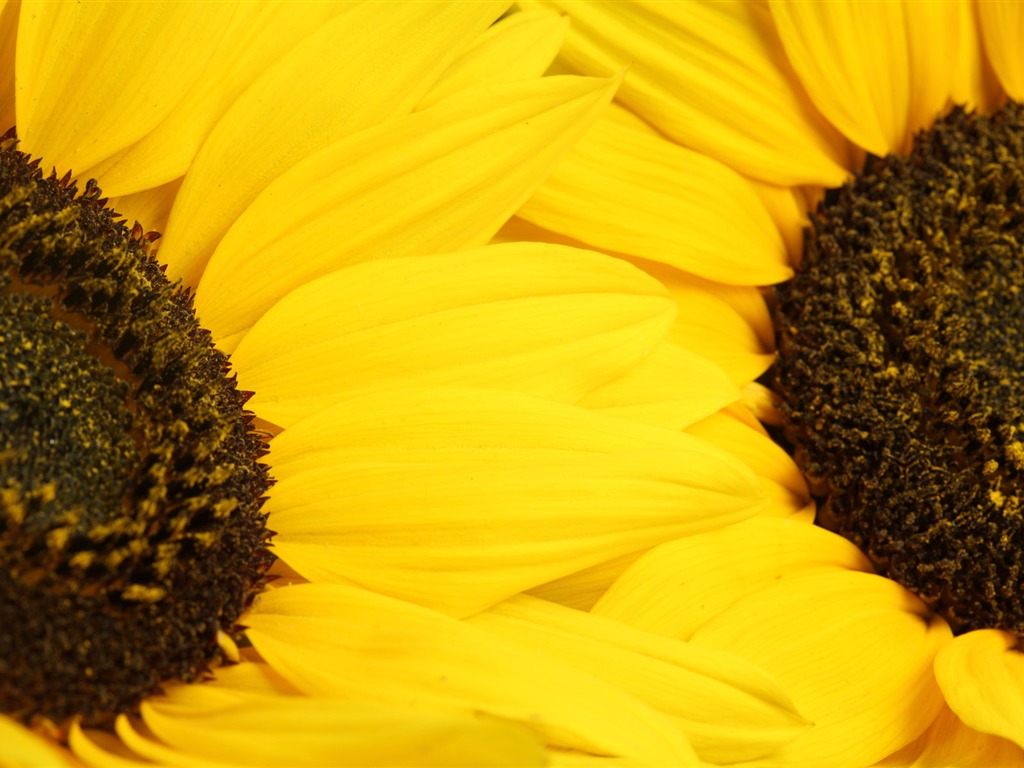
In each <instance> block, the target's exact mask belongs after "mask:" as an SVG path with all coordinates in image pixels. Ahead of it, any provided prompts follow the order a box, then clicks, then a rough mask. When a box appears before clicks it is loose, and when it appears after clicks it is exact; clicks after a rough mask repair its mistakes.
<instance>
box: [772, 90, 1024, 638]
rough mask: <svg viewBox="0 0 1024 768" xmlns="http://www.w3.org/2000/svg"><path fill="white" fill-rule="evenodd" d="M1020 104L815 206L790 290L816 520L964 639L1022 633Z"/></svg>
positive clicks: (938, 128) (800, 439) (873, 165)
mask: <svg viewBox="0 0 1024 768" xmlns="http://www.w3.org/2000/svg"><path fill="white" fill-rule="evenodd" d="M1022 290H1024V107H1022V106H1021V105H1019V104H1009V105H1008V106H1006V107H1005V108H1003V109H1002V110H1000V111H999V112H997V113H996V114H994V115H991V116H986V115H977V114H970V113H968V112H966V111H965V110H963V109H956V110H954V111H953V112H952V114H950V115H949V116H948V117H946V118H944V119H942V120H939V121H938V122H937V123H936V124H935V126H934V127H933V128H931V129H929V130H927V131H924V132H922V133H921V134H920V135H919V136H918V137H917V139H916V141H915V144H914V149H913V151H912V152H911V154H910V155H909V157H905V158H901V157H895V156H888V157H885V158H881V159H872V160H871V161H869V163H868V164H867V166H866V168H865V171H864V172H863V173H862V174H859V175H858V176H857V178H855V179H853V180H852V181H850V182H849V183H847V184H846V185H845V186H844V187H843V188H842V189H840V190H838V191H837V192H836V193H832V194H830V196H829V198H828V199H827V202H826V203H825V204H824V205H823V206H821V207H819V210H818V211H817V213H816V215H815V216H813V218H812V224H811V229H810V231H809V233H808V235H807V240H806V245H805V252H804V260H803V264H802V265H801V267H800V269H799V271H798V274H797V276H796V277H795V278H794V280H793V281H792V282H791V283H789V284H788V285H785V286H782V287H780V289H779V291H778V298H779V302H778V322H777V327H778V331H779V344H780V358H779V361H778V364H777V367H776V370H775V379H776V385H777V387H778V389H779V391H780V393H781V394H782V395H783V398H784V400H785V405H784V406H783V410H784V413H785V419H786V425H787V430H788V432H787V436H788V437H789V438H790V439H791V440H792V441H793V443H794V444H795V445H796V447H797V451H796V454H797V460H798V463H800V464H801V465H802V467H803V469H804V470H805V472H806V474H807V475H808V477H809V479H810V480H811V482H812V487H813V490H814V492H815V493H816V494H819V495H821V496H822V497H824V503H823V505H822V507H821V511H820V513H819V522H820V523H821V524H823V525H825V526H826V527H829V528H831V529H833V530H836V531H838V532H839V533H841V534H842V535H843V536H845V537H846V538H848V539H850V540H851V541H853V542H854V543H855V544H857V545H858V546H859V547H861V548H862V549H863V550H864V551H865V552H866V553H867V554H868V555H869V556H870V557H871V558H872V560H873V561H874V562H875V564H876V567H877V568H878V569H879V571H880V572H881V573H883V574H885V575H886V576H888V577H890V578H892V579H894V580H896V581H898V582H900V583H901V584H903V585H904V586H906V587H907V588H908V589H910V590H911V591H913V592H915V593H916V594H918V595H919V596H920V597H921V598H922V599H924V600H925V602H926V603H928V604H929V605H931V606H932V607H933V608H934V609H935V610H936V611H937V612H939V613H940V614H942V615H943V616H945V617H946V619H947V620H948V621H949V622H950V624H951V626H952V627H953V628H954V630H955V631H957V632H963V631H967V630H971V629H977V628H984V627H996V628H1002V629H1008V630H1011V631H1014V632H1017V633H1018V634H1021V635H1024V387H1022V386H1021V380H1022V375H1024V300H1022V298H1024V297H1022Z"/></svg>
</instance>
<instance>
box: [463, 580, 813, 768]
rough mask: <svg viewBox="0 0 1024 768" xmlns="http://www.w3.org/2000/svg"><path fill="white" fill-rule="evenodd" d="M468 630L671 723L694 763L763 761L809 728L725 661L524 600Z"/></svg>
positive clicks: (727, 657) (484, 616) (753, 671)
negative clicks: (565, 668)
mask: <svg viewBox="0 0 1024 768" xmlns="http://www.w3.org/2000/svg"><path fill="white" fill-rule="evenodd" d="M469 623H471V624H473V625H475V626H479V627H483V628H484V629H487V630H489V631H490V632H493V633H494V634H495V635H498V636H500V637H505V638H508V639H510V640H513V641H515V642H517V643H520V644H522V645H524V646H527V647H529V648H535V649H537V650H539V651H542V652H543V653H544V654H545V655H547V656H551V657H553V658H555V659H557V660H559V661H560V662H562V663H563V664H566V665H569V666H571V667H574V668H577V669H581V670H583V671H585V672H587V673H588V674H590V675H593V676H594V677H596V678H598V679H601V680H604V681H606V682H608V683H610V684H612V685H614V686H616V687H617V688H620V689H622V690H624V691H627V692H628V693H631V694H632V695H634V696H636V697H637V698H638V699H640V700H642V701H645V702H647V703H648V704H650V705H651V706H652V707H654V708H655V709H657V710H659V711H661V712H665V713H666V714H669V715H671V716H672V717H673V718H674V719H675V720H676V722H678V724H679V727H680V728H681V729H682V731H683V732H684V733H685V734H686V735H687V737H688V738H689V739H690V742H691V743H692V744H693V747H694V750H695V751H696V752H697V755H698V756H699V757H700V758H701V759H703V760H706V761H709V762H712V763H718V764H723V763H731V762H742V761H744V760H751V759H754V758H757V757H763V756H765V755H767V754H768V753H770V752H773V751H774V750H776V749H778V748H779V747H782V746H784V745H785V744H788V743H789V742H791V741H792V740H793V739H795V738H796V737H797V736H798V735H799V734H800V733H801V732H802V731H803V730H805V729H806V728H807V727H808V726H809V725H810V724H809V723H807V722H806V721H804V720H803V718H802V717H800V715H799V713H798V712H797V711H796V710H795V709H794V708H793V706H792V704H791V702H790V701H789V700H788V698H787V696H786V694H785V693H784V691H783V690H782V689H781V688H779V687H778V686H777V685H776V684H775V683H774V681H773V680H771V678H770V677H769V676H768V675H766V674H764V672H762V671H761V670H760V669H758V668H757V667H756V666H754V665H752V664H749V663H747V662H746V661H745V660H744V659H742V658H741V657H739V656H735V655H733V654H730V653H723V652H720V651H717V650H714V649H711V648H706V647H702V646H699V645H694V644H688V643H681V642H677V641H673V640H668V639H666V638H662V637H657V636H653V635H650V634H647V633H644V632H640V631H637V630H635V629H632V628H630V627H627V626H625V625H623V624H620V623H619V622H615V621H611V620H608V619H604V618H602V617H599V616H594V615H592V614H588V613H584V612H582V611H574V610H571V609H569V608H565V607H562V606H559V605H555V604H553V603H546V602H544V601H542V600H538V599H536V598H530V597H526V596H520V597H516V598H513V599H511V600H509V601H507V602H504V603H501V604H499V605H496V606H495V607H493V608H491V609H489V610H487V611H485V612H483V613H480V614H477V615H476V616H474V617H473V618H472V619H470V621H469ZM683 692H685V693H683Z"/></svg>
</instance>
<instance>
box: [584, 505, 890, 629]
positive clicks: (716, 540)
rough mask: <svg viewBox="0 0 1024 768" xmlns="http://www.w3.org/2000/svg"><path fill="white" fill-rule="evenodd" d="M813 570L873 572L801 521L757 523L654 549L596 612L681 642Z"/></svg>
mask: <svg viewBox="0 0 1024 768" xmlns="http://www.w3.org/2000/svg"><path fill="white" fill-rule="evenodd" d="M812 569H816V570H820V569H830V570H831V569H835V570H838V569H857V570H860V571H870V570H871V565H870V564H869V563H868V561H867V559H866V558H865V557H864V555H862V554H861V552H860V550H858V549H857V548H856V547H855V546H853V544H851V543H850V542H848V541H847V540H846V539H843V538H841V537H840V536H836V535H834V534H831V533H829V532H828V531H825V530H823V529H821V528H818V527H816V526H813V525H808V524H807V523H805V522H800V521H792V520H784V519H778V518H767V517H757V518H753V519H750V520H747V521H746V522H744V523H740V524H739V525H733V526H730V527H728V528H723V529H722V530H718V531H712V532H709V533H706V534H702V535H700V536H693V537H690V538H688V539H682V540H680V541H673V542H671V543H669V544H663V545H662V546H660V547H657V548H656V549H654V550H652V551H651V552H649V553H648V554H646V555H644V556H643V557H641V558H640V559H639V560H637V561H636V562H635V563H634V564H633V565H632V567H630V568H629V569H628V570H627V571H626V572H625V573H624V574H623V575H622V576H621V577H620V578H619V580H618V581H616V582H615V584H614V585H613V586H612V588H611V589H609V590H608V592H607V593H606V594H605V595H604V597H602V598H601V600H599V601H598V603H597V605H596V606H594V613H596V614H600V615H601V616H607V617H608V618H612V619H618V620H619V621H622V622H625V623H626V624H629V625H630V626H634V627H637V628H638V629H644V630H647V631H648V632H654V633H656V634H661V635H667V636H668V637H675V638H679V639H682V640H686V639H689V638H690V637H691V636H692V635H693V634H694V633H695V632H696V631H697V630H699V629H700V627H702V626H703V625H704V624H705V623H707V622H708V621H710V620H712V619H714V618H715V617H716V616H718V615H719V614H720V613H722V612H723V611H725V610H727V609H728V608H729V607H730V606H732V605H734V604H735V603H736V602H737V601H740V600H742V599H743V598H744V597H745V596H747V595H749V594H752V593H756V592H757V591H758V590H760V589H761V588H762V587H764V586H766V585H769V584H773V583H775V582H776V581H778V580H779V579H780V578H782V577H784V576H786V575H788V574H793V573H799V572H803V571H807V570H812Z"/></svg>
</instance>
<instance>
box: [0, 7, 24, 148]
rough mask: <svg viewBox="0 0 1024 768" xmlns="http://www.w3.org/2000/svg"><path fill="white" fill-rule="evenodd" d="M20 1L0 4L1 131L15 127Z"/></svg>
mask: <svg viewBox="0 0 1024 768" xmlns="http://www.w3.org/2000/svg"><path fill="white" fill-rule="evenodd" d="M20 8H21V2H20V0H4V1H3V2H0V131H6V130H7V129H8V128H11V127H12V126H13V125H14V49H15V44H16V42H17V40H18V11H19V10H20Z"/></svg>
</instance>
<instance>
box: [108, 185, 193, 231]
mask: <svg viewBox="0 0 1024 768" xmlns="http://www.w3.org/2000/svg"><path fill="white" fill-rule="evenodd" d="M179 189H181V179H175V180H174V181H172V182H169V183H167V184H164V185H163V186H160V187H154V188H153V189H147V190H146V191H144V192H137V193H136V194H133V195H126V196H124V197H116V198H112V199H111V200H110V202H109V206H110V208H111V209H112V210H114V211H117V212H118V214H120V215H121V216H123V217H124V218H125V220H126V221H127V222H128V223H129V224H131V223H133V222H136V221H138V222H140V223H141V224H142V226H143V227H145V228H146V230H147V231H150V232H163V231H164V227H165V226H166V225H167V217H168V216H169V215H170V213H171V206H173V205H174V198H175V196H176V195H177V194H178V190H179Z"/></svg>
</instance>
